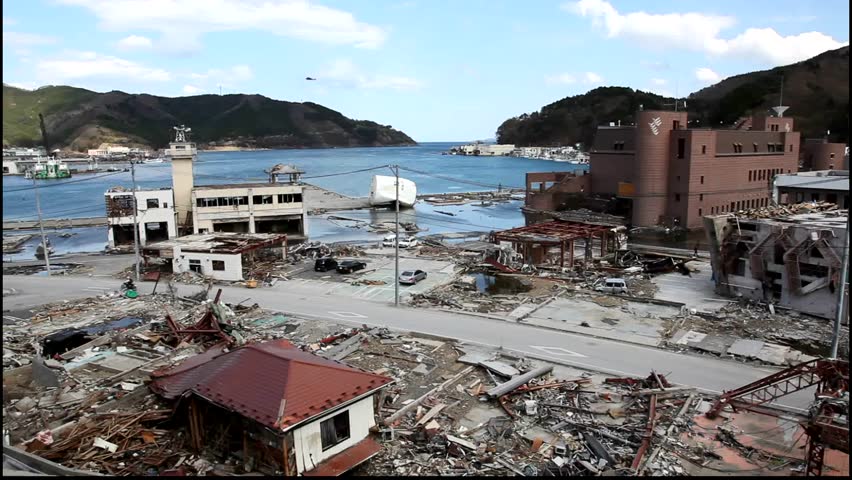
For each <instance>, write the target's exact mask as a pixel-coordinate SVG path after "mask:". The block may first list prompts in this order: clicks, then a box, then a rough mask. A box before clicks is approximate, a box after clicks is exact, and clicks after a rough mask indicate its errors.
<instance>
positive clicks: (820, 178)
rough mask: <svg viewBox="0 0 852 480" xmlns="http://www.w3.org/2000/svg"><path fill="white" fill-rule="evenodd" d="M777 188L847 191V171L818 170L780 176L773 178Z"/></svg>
mask: <svg viewBox="0 0 852 480" xmlns="http://www.w3.org/2000/svg"><path fill="white" fill-rule="evenodd" d="M775 186H776V187H777V188H803V189H807V190H844V191H849V171H848V170H819V171H815V172H799V173H789V174H782V175H778V176H776V177H775Z"/></svg>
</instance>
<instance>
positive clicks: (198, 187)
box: [193, 182, 298, 190]
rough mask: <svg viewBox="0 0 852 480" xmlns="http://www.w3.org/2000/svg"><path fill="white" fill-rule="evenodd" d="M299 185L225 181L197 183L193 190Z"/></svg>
mask: <svg viewBox="0 0 852 480" xmlns="http://www.w3.org/2000/svg"><path fill="white" fill-rule="evenodd" d="M295 186H298V185H296V184H292V183H269V182H266V183H260V182H258V183H223V184H221V185H196V186H195V187H194V188H193V190H222V189H225V188H274V187H295Z"/></svg>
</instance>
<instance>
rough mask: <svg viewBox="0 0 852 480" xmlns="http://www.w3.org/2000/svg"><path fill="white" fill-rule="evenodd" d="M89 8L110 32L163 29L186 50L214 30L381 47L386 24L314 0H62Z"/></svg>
mask: <svg viewBox="0 0 852 480" xmlns="http://www.w3.org/2000/svg"><path fill="white" fill-rule="evenodd" d="M57 1H59V2H60V3H64V4H69V5H77V6H81V7H84V8H87V9H89V10H90V11H91V12H92V14H94V15H95V16H97V17H98V19H99V20H100V27H101V28H104V29H106V30H110V31H119V32H120V31H128V30H132V29H144V30H153V31H157V32H160V33H161V34H162V36H163V37H164V38H163V44H164V45H165V46H166V48H171V49H178V50H182V49H186V48H187V47H194V46H197V44H198V38H199V37H200V36H201V35H202V34H204V33H209V32H222V31H235V30H261V31H266V32H269V33H272V34H275V35H282V36H286V37H293V38H299V39H302V40H309V41H315V42H319V43H325V44H330V45H354V46H355V47H361V48H376V47H378V46H380V45H381V44H382V43H383V42H384V41H385V37H386V36H387V33H386V32H385V30H384V29H382V28H380V27H378V26H375V25H370V24H367V23H364V22H360V21H358V20H356V19H355V17H354V16H353V15H352V14H351V13H349V12H346V11H343V10H339V9H336V8H330V7H326V6H323V5H319V4H316V3H314V2H313V1H312V0H181V1H177V0H57Z"/></svg>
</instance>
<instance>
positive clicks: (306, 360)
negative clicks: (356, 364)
mask: <svg viewBox="0 0 852 480" xmlns="http://www.w3.org/2000/svg"><path fill="white" fill-rule="evenodd" d="M152 376H154V377H155V380H154V381H153V382H152V384H151V388H152V390H154V391H155V392H157V393H159V394H160V395H162V396H163V397H165V398H167V399H174V398H177V397H179V396H181V395H184V394H186V393H187V392H192V393H195V394H198V395H200V396H202V397H204V398H206V399H207V400H209V401H211V402H213V403H215V404H218V405H220V406H223V407H225V408H227V409H229V410H233V411H235V412H237V413H240V414H242V415H244V416H246V417H248V418H252V419H254V420H256V421H258V422H260V423H261V424H263V425H266V426H269V427H271V428H280V429H281V430H286V429H287V428H289V427H292V426H294V425H296V424H298V423H300V422H302V421H303V420H306V419H308V418H310V417H313V416H315V415H317V414H319V413H322V412H324V411H326V410H329V409H331V408H333V407H336V406H337V405H340V404H342V403H345V402H347V401H349V400H352V399H353V398H356V397H359V396H361V395H363V394H365V393H367V392H369V391H372V390H375V389H377V388H379V387H381V386H384V385H387V384H388V383H391V382H392V380H391V379H390V378H387V377H383V376H381V375H376V374H374V373H370V372H366V371H363V370H359V369H356V368H353V367H350V366H347V365H344V364H342V363H340V362H336V361H334V360H328V359H325V358H322V357H319V356H317V355H314V354H312V353H308V352H303V351H301V350H299V349H298V348H296V347H294V346H293V344H291V343H290V342H288V341H286V340H275V341H270V342H263V343H256V344H251V345H247V346H245V347H241V348H238V349H235V350H233V351H231V352H228V353H224V354H221V355H218V356H216V357H215V358H213V359H211V360H209V361H207V362H205V363H201V364H196V365H192V366H190V367H189V368H186V367H182V366H181V365H178V366H177V367H175V368H172V369H170V370H167V371H164V372H155V373H154V374H153V375H152ZM282 400H286V402H285V406H284V414H283V416H282V418H281V421H280V422H278V412H279V409H280V408H281V401H282Z"/></svg>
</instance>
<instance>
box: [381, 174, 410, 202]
mask: <svg viewBox="0 0 852 480" xmlns="http://www.w3.org/2000/svg"><path fill="white" fill-rule="evenodd" d="M395 200H396V177H389V176H386V175H373V182H372V184H371V185H370V205H387V204H389V203H390V204H392V203H393V202H394V201H395ZM416 200H417V185H415V184H414V182H412V181H411V180H408V179H407V178H402V177H400V179H399V204H400V205H401V206H405V207H411V206H413V205H414V202H415V201H416Z"/></svg>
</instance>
